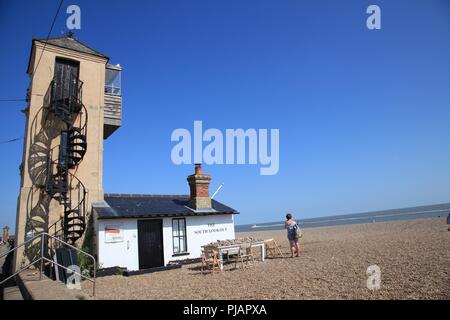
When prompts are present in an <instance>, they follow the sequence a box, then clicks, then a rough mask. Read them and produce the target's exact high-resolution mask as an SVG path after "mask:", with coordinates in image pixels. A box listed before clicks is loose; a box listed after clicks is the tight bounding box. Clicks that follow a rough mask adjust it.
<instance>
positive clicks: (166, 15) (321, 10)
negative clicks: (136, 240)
mask: <svg viewBox="0 0 450 320" xmlns="http://www.w3.org/2000/svg"><path fill="white" fill-rule="evenodd" d="M58 2H59V1H57V0H52V1H50V0H44V1H6V0H1V2H0V43H2V46H1V49H0V70H1V77H0V99H14V98H24V96H25V91H26V88H27V86H28V78H27V75H26V73H25V71H26V66H27V62H28V55H29V53H30V46H31V39H32V38H33V37H36V38H45V37H46V35H47V32H48V30H49V27H50V23H51V20H52V18H53V15H54V13H55V10H56V8H57V5H58ZM449 3H450V2H449V1H446V0H440V1H439V0H434V1H431V0H420V1H419V0H414V1H412V0H405V1H399V0H396V1H394V0H389V1H380V0H373V1H372V0H371V1H349V0H341V1H318V0H314V1H312V0H311V1H299V0H295V1H286V0H282V1H278V0H277V1H275V0H271V1H263V0H257V1H242V0H227V1H222V0H219V1H211V0H205V1H194V0H188V1H186V0H183V1H172V0H161V1H145V2H144V1H71V2H67V1H65V2H64V4H63V7H62V10H61V12H60V15H59V17H58V20H57V21H56V24H55V28H54V30H53V33H52V36H53V37H56V36H60V35H61V33H62V32H65V31H67V30H66V27H65V20H66V18H67V16H68V15H67V14H66V13H65V9H66V8H67V6H68V5H70V4H78V5H79V6H80V7H81V11H82V21H81V27H82V29H81V30H80V31H77V32H76V33H75V34H76V37H77V38H78V39H79V40H81V41H83V42H85V43H87V44H88V45H90V46H92V47H94V48H95V49H97V50H99V51H101V52H103V53H105V54H107V55H109V56H110V57H111V58H112V60H111V62H112V63H120V64H121V65H122V66H123V77H122V85H123V101H124V103H123V113H124V115H123V126H122V127H121V128H120V129H119V130H118V131H117V132H116V133H115V134H114V135H113V136H111V137H110V138H109V139H108V140H107V141H106V142H105V145H104V190H105V192H110V193H157V194H180V193H188V186H187V182H186V176H187V175H188V174H190V173H191V172H192V170H193V168H192V167H191V166H187V165H181V166H175V165H174V164H172V162H171V159H170V151H171V149H172V147H173V145H174V143H173V142H171V141H170V135H171V133H172V131H173V130H174V129H176V128H188V129H190V130H192V126H193V121H194V120H202V121H203V125H204V127H205V128H218V129H221V130H225V129H226V128H244V129H246V128H269V129H270V128H279V129H280V170H279V173H278V174H277V175H275V176H261V175H260V174H259V166H254V165H253V166H252V165H240V166H239V165H215V166H206V167H205V171H206V172H208V173H210V174H211V175H212V176H213V181H212V186H211V189H212V191H214V190H215V189H216V188H217V187H218V185H219V184H220V183H222V182H224V183H225V187H224V188H223V189H222V190H221V191H220V193H219V194H218V195H217V199H218V200H220V201H222V202H224V203H225V204H228V205H230V206H232V207H234V208H236V209H237V210H239V211H240V212H241V214H240V215H239V216H238V217H237V218H236V222H237V223H238V224H243V223H253V222H264V221H277V220H281V219H283V218H284V214H285V213H286V211H291V212H293V213H294V215H295V216H297V217H300V218H302V217H316V216H323V215H333V214H343V213H352V212H362V211H370V210H379V209H389V208H397V207H406V206H415V205H423V204H435V203H442V202H450V4H449ZM370 4H377V5H379V6H380V7H381V10H382V29H381V30H377V31H370V30H368V29H367V28H366V18H367V16H368V15H367V14H366V8H367V7H368V6H369V5H370ZM24 107H25V102H13V103H11V102H8V103H5V102H0V119H1V120H2V122H1V125H0V141H5V140H9V139H13V138H16V137H21V136H23V135H24V124H25V118H24V115H23V114H21V113H20V112H19V110H20V109H22V108H24ZM0 154H1V157H0V168H1V169H0V172H1V184H0V203H1V206H0V226H2V225H5V224H7V225H10V226H13V225H14V222H15V212H16V201H17V196H18V192H19V170H18V167H19V164H20V162H21V160H22V159H21V157H22V142H14V143H8V144H1V145H0Z"/></svg>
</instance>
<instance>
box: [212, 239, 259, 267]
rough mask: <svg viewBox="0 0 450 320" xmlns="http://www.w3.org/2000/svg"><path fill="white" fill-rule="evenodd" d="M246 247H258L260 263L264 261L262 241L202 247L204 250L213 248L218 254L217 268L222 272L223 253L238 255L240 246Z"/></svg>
mask: <svg viewBox="0 0 450 320" xmlns="http://www.w3.org/2000/svg"><path fill="white" fill-rule="evenodd" d="M243 245H244V246H245V245H248V246H249V247H260V252H261V261H264V260H265V259H264V258H265V255H266V252H265V246H264V241H257V242H251V243H236V244H230V245H223V246H204V248H205V250H206V249H207V248H213V249H214V250H217V251H218V252H219V259H220V261H219V267H220V270H223V254H224V253H231V254H233V253H234V252H236V253H238V252H239V249H240V248H241V246H243Z"/></svg>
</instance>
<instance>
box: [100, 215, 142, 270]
mask: <svg viewBox="0 0 450 320" xmlns="http://www.w3.org/2000/svg"><path fill="white" fill-rule="evenodd" d="M109 225H111V226H121V227H122V229H123V238H124V239H123V242H117V243H106V242H105V226H109ZM137 236H138V234H137V220H136V219H105V220H98V261H99V265H100V267H101V268H109V267H116V266H118V267H126V268H127V269H128V270H139V254H138V237H137Z"/></svg>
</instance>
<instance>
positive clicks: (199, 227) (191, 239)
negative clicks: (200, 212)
mask: <svg viewBox="0 0 450 320" xmlns="http://www.w3.org/2000/svg"><path fill="white" fill-rule="evenodd" d="M185 218H186V234H187V252H188V253H189V255H183V256H173V243H172V218H164V221H163V226H164V263H165V264H167V263H168V262H169V261H171V260H180V259H191V258H199V257H200V255H201V246H202V245H205V244H207V243H210V242H213V241H217V240H227V239H234V237H235V234H234V219H233V215H232V214H224V215H212V216H198V217H192V216H188V217H185Z"/></svg>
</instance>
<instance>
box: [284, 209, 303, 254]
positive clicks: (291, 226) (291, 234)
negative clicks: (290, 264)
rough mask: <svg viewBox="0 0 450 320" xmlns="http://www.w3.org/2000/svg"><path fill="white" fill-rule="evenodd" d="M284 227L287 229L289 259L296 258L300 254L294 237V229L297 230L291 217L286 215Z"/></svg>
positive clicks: (295, 223)
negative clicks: (289, 249)
mask: <svg viewBox="0 0 450 320" xmlns="http://www.w3.org/2000/svg"><path fill="white" fill-rule="evenodd" d="M284 227H285V228H286V229H287V237H288V240H289V246H290V248H291V258H293V257H294V256H295V257H298V256H299V254H300V246H299V244H298V238H297V236H296V232H295V228H299V226H298V224H297V222H295V221H294V220H292V215H291V214H290V213H288V214H287V215H286V222H285V223H284Z"/></svg>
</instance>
